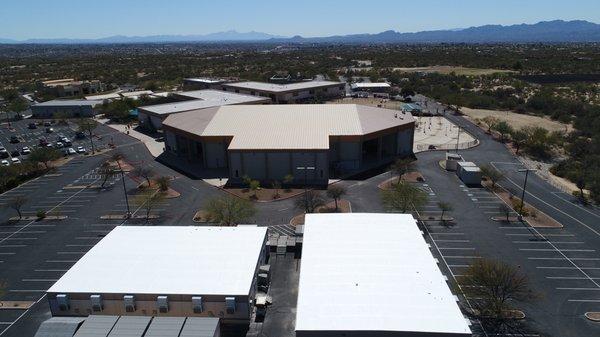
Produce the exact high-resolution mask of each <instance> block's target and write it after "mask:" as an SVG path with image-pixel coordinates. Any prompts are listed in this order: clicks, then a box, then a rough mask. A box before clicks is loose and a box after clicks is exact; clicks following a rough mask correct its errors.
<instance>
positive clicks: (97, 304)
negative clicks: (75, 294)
mask: <svg viewBox="0 0 600 337" xmlns="http://www.w3.org/2000/svg"><path fill="white" fill-rule="evenodd" d="M90 302H91V303H92V311H95V312H99V311H102V309H103V307H102V295H90Z"/></svg>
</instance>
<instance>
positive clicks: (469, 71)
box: [393, 66, 513, 76]
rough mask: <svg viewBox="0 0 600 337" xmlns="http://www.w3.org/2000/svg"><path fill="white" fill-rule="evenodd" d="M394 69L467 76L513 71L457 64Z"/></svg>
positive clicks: (395, 69)
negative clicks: (467, 66)
mask: <svg viewBox="0 0 600 337" xmlns="http://www.w3.org/2000/svg"><path fill="white" fill-rule="evenodd" d="M393 70H394V71H400V72H405V73H414V72H425V73H440V74H445V75H447V74H450V73H451V72H454V73H455V74H456V75H465V76H480V75H490V74H496V73H512V72H513V71H512V70H502V69H485V68H466V67H456V66H430V67H415V68H394V69H393Z"/></svg>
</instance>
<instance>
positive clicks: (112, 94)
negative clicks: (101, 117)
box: [85, 92, 121, 101]
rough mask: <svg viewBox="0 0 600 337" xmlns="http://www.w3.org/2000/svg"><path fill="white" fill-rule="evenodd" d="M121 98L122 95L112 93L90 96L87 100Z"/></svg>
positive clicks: (86, 97)
mask: <svg viewBox="0 0 600 337" xmlns="http://www.w3.org/2000/svg"><path fill="white" fill-rule="evenodd" d="M119 98H121V95H119V94H118V93H116V92H115V93H111V94H101V95H90V96H85V99H86V100H88V101H89V100H105V99H119Z"/></svg>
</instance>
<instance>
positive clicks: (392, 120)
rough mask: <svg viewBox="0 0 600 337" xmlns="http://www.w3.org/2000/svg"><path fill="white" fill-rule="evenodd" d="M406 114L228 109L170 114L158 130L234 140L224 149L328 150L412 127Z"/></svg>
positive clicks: (365, 109)
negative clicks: (333, 141) (339, 140)
mask: <svg viewBox="0 0 600 337" xmlns="http://www.w3.org/2000/svg"><path fill="white" fill-rule="evenodd" d="M412 122H414V119H413V117H412V115H410V114H409V113H403V112H401V111H398V110H389V109H382V108H375V107H370V106H364V105H356V104H283V105H276V104H272V105H229V106H222V107H218V108H211V109H205V110H202V111H200V112H198V111H189V112H183V113H180V114H174V115H170V116H169V117H168V118H167V119H166V120H165V121H164V122H163V126H167V127H171V128H174V129H179V130H182V131H185V132H188V133H192V134H196V135H199V136H204V137H209V136H217V137H223V136H225V137H233V139H232V140H231V142H230V144H229V150H260V149H275V150H277V149H292V150H293V149H296V150H325V149H329V137H330V136H361V135H365V134H369V133H373V132H376V131H381V130H385V129H390V128H394V127H398V126H401V125H404V124H408V123H412Z"/></svg>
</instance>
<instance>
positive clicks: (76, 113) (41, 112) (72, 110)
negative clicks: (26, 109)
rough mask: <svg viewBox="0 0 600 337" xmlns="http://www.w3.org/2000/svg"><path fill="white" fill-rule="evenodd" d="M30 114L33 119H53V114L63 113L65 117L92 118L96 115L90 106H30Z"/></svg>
mask: <svg viewBox="0 0 600 337" xmlns="http://www.w3.org/2000/svg"><path fill="white" fill-rule="evenodd" d="M31 113H32V115H33V117H34V118H53V117H54V114H55V113H64V114H66V115H67V117H92V116H94V115H95V114H96V112H95V111H94V109H93V108H92V106H90V105H85V106H71V105H65V106H45V105H32V106H31Z"/></svg>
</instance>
